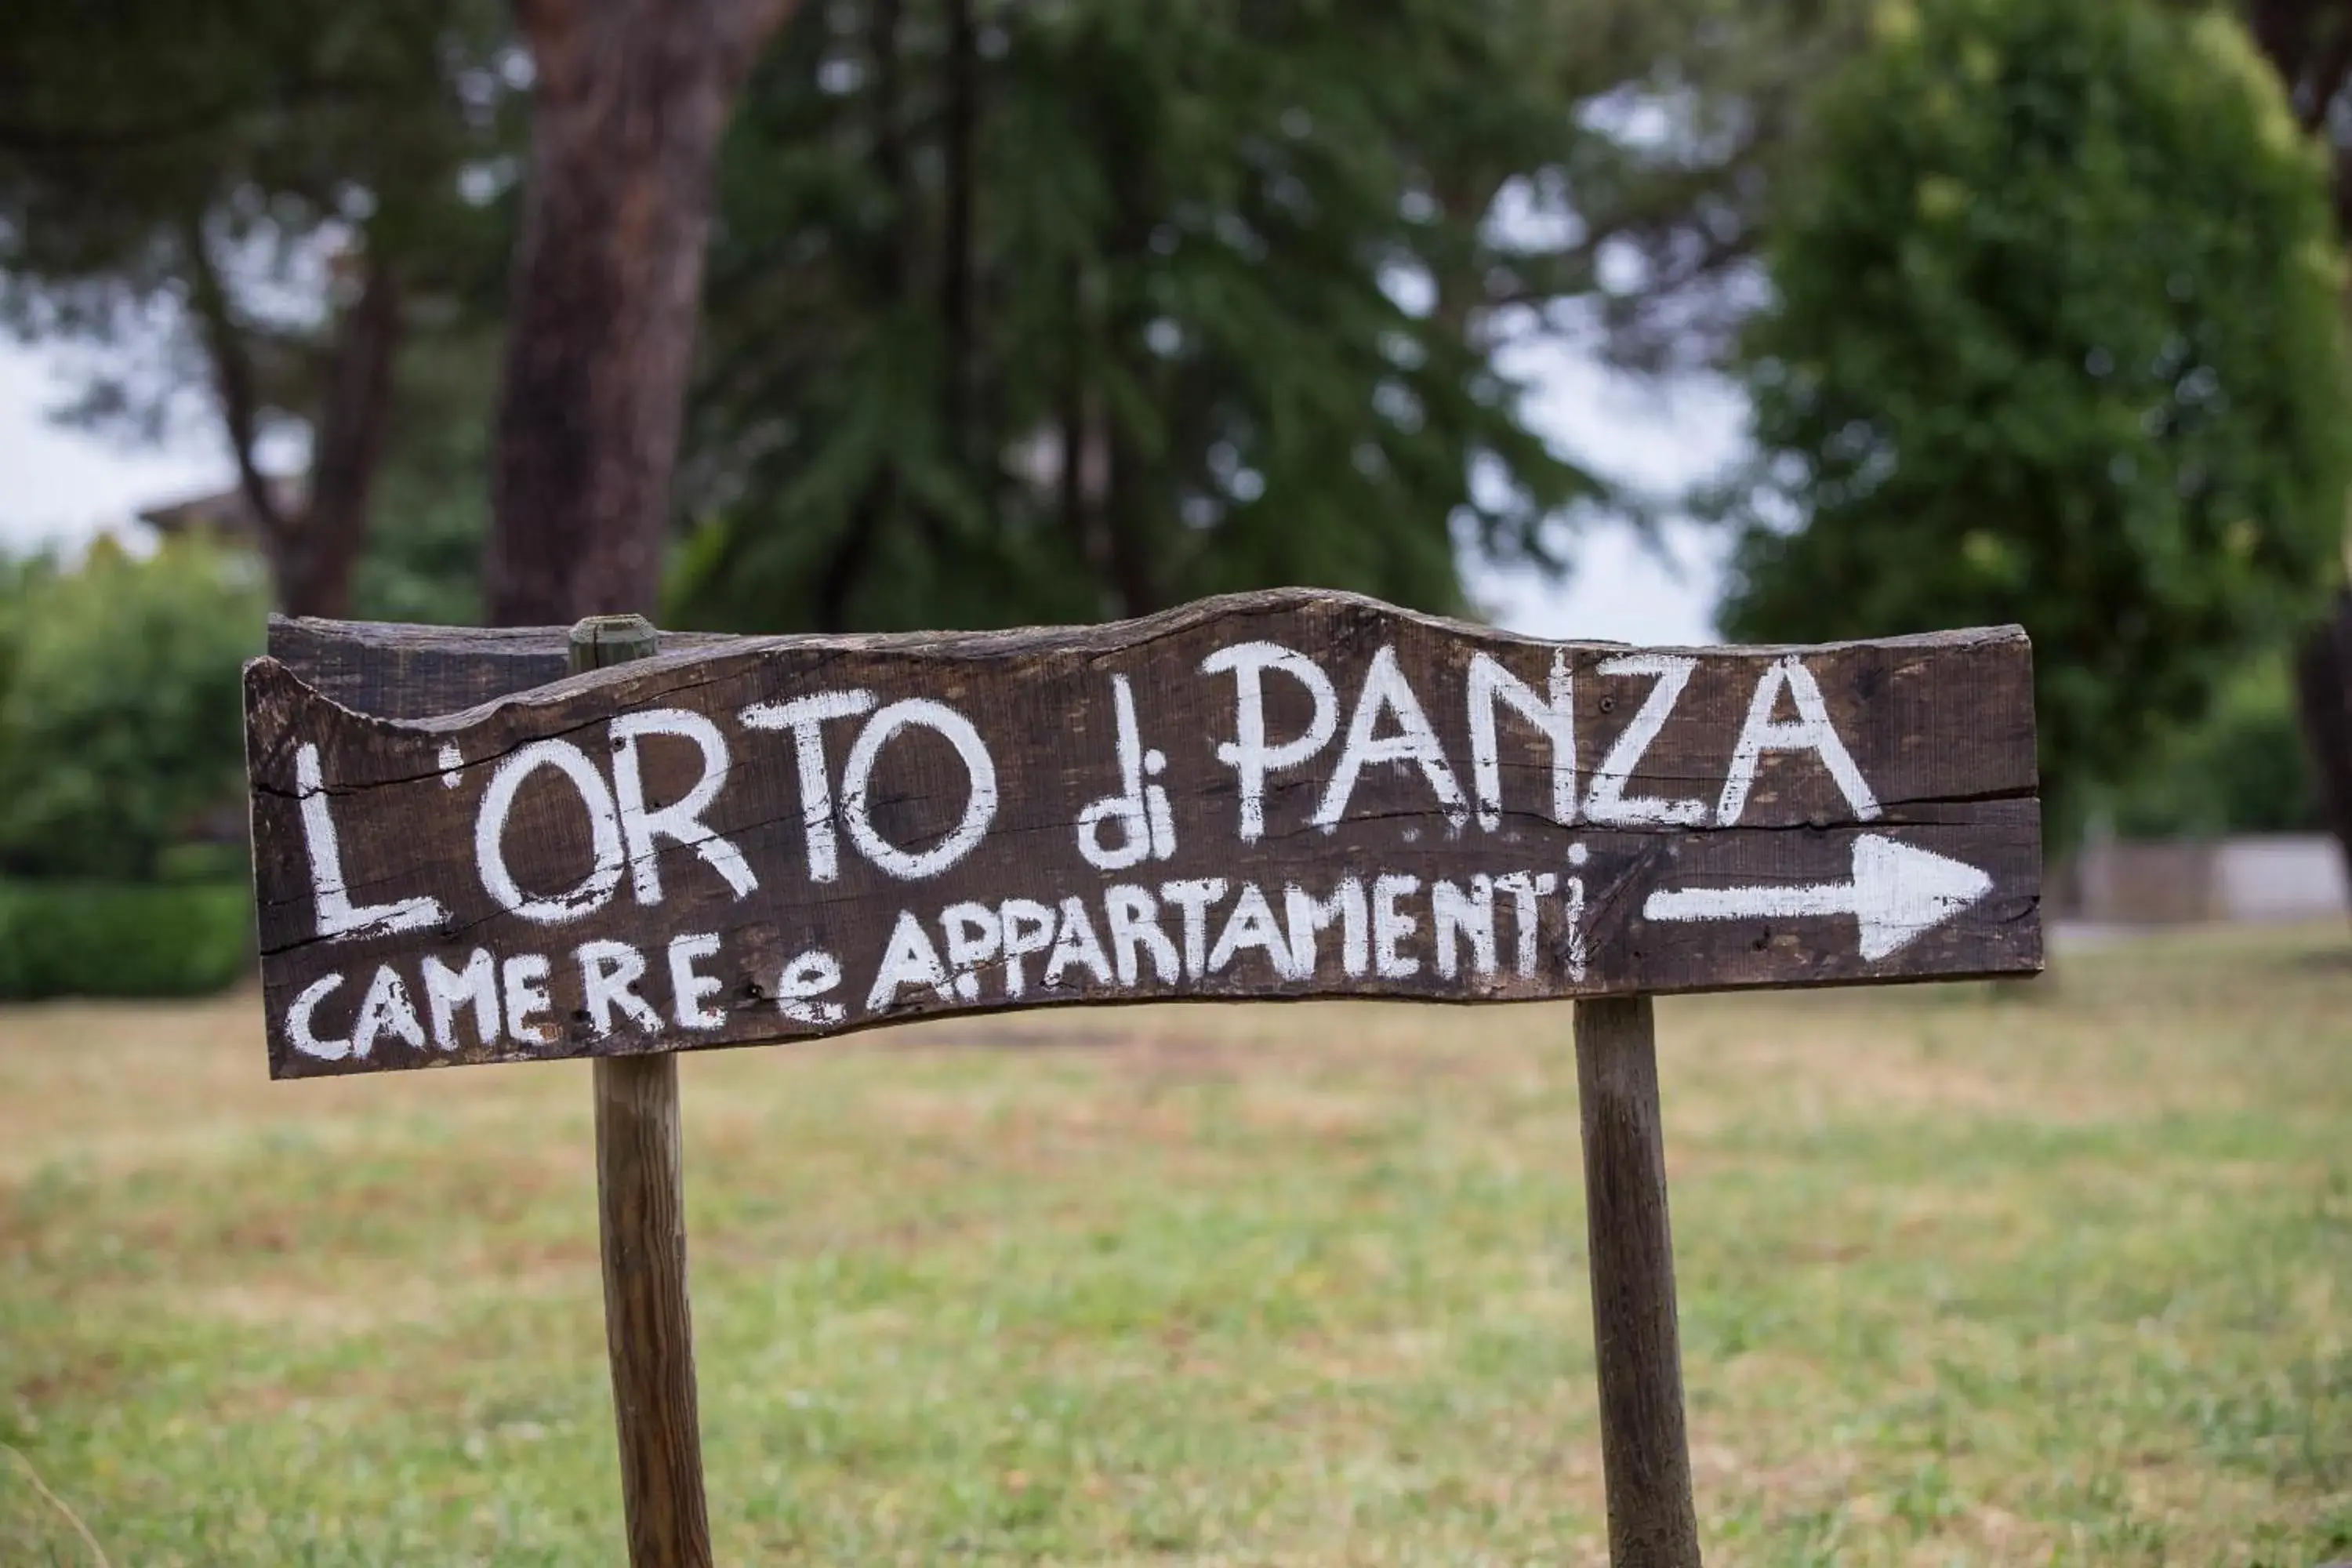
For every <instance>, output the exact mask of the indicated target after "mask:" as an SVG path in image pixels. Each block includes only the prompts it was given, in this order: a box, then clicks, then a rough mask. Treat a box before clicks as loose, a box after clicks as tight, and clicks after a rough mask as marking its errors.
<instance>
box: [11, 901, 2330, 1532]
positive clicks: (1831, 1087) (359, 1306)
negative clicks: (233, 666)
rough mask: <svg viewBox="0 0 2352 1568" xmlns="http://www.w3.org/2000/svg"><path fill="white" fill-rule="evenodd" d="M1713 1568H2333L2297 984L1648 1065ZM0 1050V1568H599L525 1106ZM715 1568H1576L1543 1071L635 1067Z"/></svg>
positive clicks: (2093, 974)
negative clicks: (2030, 1566)
mask: <svg viewBox="0 0 2352 1568" xmlns="http://www.w3.org/2000/svg"><path fill="white" fill-rule="evenodd" d="M1659 1025H1660V1037H1661V1040H1662V1052H1661V1055H1662V1060H1663V1068H1664V1094H1665V1113H1666V1124H1667V1129H1668V1151H1667V1154H1668V1163H1669V1166H1670V1168H1671V1170H1672V1173H1673V1177H1674V1182H1675V1186H1674V1203H1675V1210H1674V1217H1675V1237H1676V1241H1677V1243H1678V1258H1679V1268H1680V1272H1681V1286H1682V1303H1683V1339H1684V1350H1685V1362H1686V1365H1685V1377H1686V1380H1687V1383H1688V1385H1689V1391H1690V1400H1691V1421H1692V1439H1693V1447H1694V1466H1695V1468H1696V1474H1697V1482H1698V1504H1699V1516H1700V1522H1701V1529H1702V1534H1703V1536H1704V1539H1705V1540H1706V1542H1707V1545H1708V1548H1709V1552H1710V1560H1711V1561H1712V1562H1714V1563H1791V1564H1793V1563H1936V1564H1943V1563H2102V1564H2105V1563H2197V1564H2204V1563H2234V1564H2254V1563H2263V1564H2274V1565H2277V1568H2306V1565H2308V1564H2311V1563H2316V1562H2318V1561H2320V1560H2321V1559H2323V1558H2326V1557H2327V1556H2329V1555H2331V1554H2337V1553H2342V1554H2346V1555H2352V940H2347V937H2346V935H2345V933H2344V932H2343V931H2340V930H2336V929H2332V928H2331V929H2327V930H2312V931H2301V932H2295V933H2286V934H2273V935H2266V936H2252V937H2244V936H2212V935H2202V936H2198V937H2194V938H2189V937H2183V938H2172V939H2164V940H2157V941H2149V942H2142V943H2136V944H2133V945H2130V946H2128V947H2125V948H2118V949H2115V950H2109V951H2102V952H2089V953H2084V954H2081V955H2079V956H2071V957H2069V958H2067V959H2066V960H2064V961H2063V963H2062V964H2061V965H2060V967H2059V968H2057V969H2056V970H2054V971H2053V973H2052V974H2051V975H2050V976H2049V977H2047V978H2046V979H2045V980H2043V981H2042V982H2038V983H2035V984H2032V985H2030V986H2024V987H2013V988H2010V989H2008V990H2007V991H2004V992H2000V993H1995V992H1993V991H1990V990H1987V989H1985V988H1981V987H1946V988H1941V989H1937V990H1912V991H1881V992H1851V993H1840V994H1825V993H1815V994H1811V995H1804V996H1798V995H1780V996H1767V995H1758V996H1751V997H1747V998H1708V999H1694V1000H1680V1001H1672V1002H1667V1003H1664V1004H1662V1005H1661V1006H1660V1009H1659ZM263 1074H264V1068H263V1057H262V1047H261V1042H260V1037H259V1029H258V1022H257V1006H256V1003H255V1001H254V999H253V998H252V997H251V996H250V995H240V996H237V997H233V998H229V999H226V1000H224V1001H221V1002H217V1003H213V1004H206V1005H199V1006H182V1007H149V1006H90V1005H64V1006H56V1007H46V1008H32V1009H25V1010H19V1011H14V1012H8V1013H5V1014H0V1443H5V1444H6V1445H7V1447H8V1448H9V1449H11V1450H14V1453H13V1454H10V1453H0V1563H5V1564H9V1565H11V1568H14V1565H16V1564H25V1563H89V1562H94V1561H95V1558H94V1557H93V1556H91V1555H90V1553H89V1550H88V1548H87V1547H85V1546H83V1545H82V1544H81V1543H80V1541H79V1537H78V1536H77V1534H76V1533H75V1531H74V1530H73V1528H72V1526H71V1525H70V1524H69V1523H68V1522H67V1520H66V1517H65V1515H64V1513H63V1512H61V1511H60V1510H59V1509H58V1507H56V1506H53V1504H52V1503H51V1501H49V1500H47V1499H45V1498H44V1496H43V1495H42V1493H41V1491H40V1490H39V1489H37V1488H36V1486H35V1483H34V1481H33V1480H32V1479H31V1477H32V1475H34V1474H37V1476H38V1477H39V1478H40V1479H41V1480H42V1481H43V1482H45V1483H46V1486H47V1489H48V1490H49V1491H50V1492H52V1493H54V1494H55V1496H56V1498H57V1499H58V1500H62V1502H63V1503H64V1504H65V1505H67V1506H68V1507H70V1508H71V1509H72V1510H74V1511H75V1512H76V1513H78V1514H79V1516H80V1518H81V1519H82V1520H83V1521H86V1523H87V1524H88V1526H89V1530H90V1531H92V1532H93V1533H94V1534H95V1536H96V1537H97V1539H98V1541H99V1542H100V1543H101V1544H102V1545H103V1547H104V1549H105V1551H106V1552H107V1553H108V1555H109V1556H110V1559H111V1561H112V1562H113V1563H115V1564H117V1565H118V1568H128V1565H131V1564H142V1565H143V1564H155V1563H189V1564H199V1563H201V1564H211V1563H272V1564H274V1563H384V1564H433V1563H500V1564H506V1563H613V1562H617V1561H619V1558H620V1552H619V1541H620V1499H619V1493H618V1490H617V1479H616V1467H615V1463H614V1455H613V1437H612V1427H611V1420H610V1411H609V1393H608V1387H607V1384H606V1381H605V1370H604V1341H603V1327H602V1321H603V1320H602V1315H601V1296H600V1287H599V1282H598V1276H597V1266H596V1237H595V1218H594V1209H593V1195H592V1191H591V1187H592V1181H593V1177H592V1173H591V1166H590V1129H589V1113H590V1105H589V1095H588V1075H587V1069H586V1068H585V1067H584V1066H579V1065H574V1064H567V1065H562V1066H542V1067H528V1066H527V1067H513V1068H467V1069H463V1070H460V1071H456V1072H437V1073H436V1072H428V1073H412V1074H402V1075H393V1076H386V1077H379V1078H373V1079H343V1080H340V1081H327V1082H310V1083H299V1084H282V1085H272V1084H270V1083H268V1081H266V1079H265V1078H264V1076H263ZM683 1076H684V1080H685V1094H686V1126H687V1141H688V1207H689V1210H690V1213H691V1226H692V1230H691V1239H692V1247H693V1265H694V1290H695V1295H694V1301H695V1329H696V1335H697V1342H698V1352H699V1360H700V1364H701V1388H702V1410H703V1430H704V1442H705V1449H706V1458H707V1461H708V1467H709V1489H710V1501H711V1513H712V1523H713V1529H714V1531H715V1532H716V1534H717V1537H718V1541H719V1560H720V1561H721V1562H722V1563H751V1562H762V1561H793V1562H808V1563H919V1564H930V1563H954V1562H1058V1563H1144V1562H1152V1563H1170V1562H1183V1563H1318V1564H1320V1563H1367V1564H1369V1563H1559V1562H1569V1563H1599V1562H1601V1561H1602V1559H1603V1555H1604V1554H1603V1552H1602V1549H1601V1516H1600V1508H1601V1474H1600V1450H1599V1446H1598V1439H1597V1435H1596V1431H1595V1420H1596V1417H1595V1401H1594V1391H1593V1367H1592V1350H1591V1343H1592V1341H1591V1319H1590V1311H1589V1305H1588V1300H1587V1296H1586V1284H1585V1278H1584V1262H1583V1253H1584V1246H1583V1209H1582V1197H1581V1192H1580V1183H1579V1180H1578V1152H1577V1131H1576V1129H1577V1116H1576V1090H1575V1082H1576V1075H1575V1064H1574V1060H1573V1057H1572V1054H1571V1052H1570V1046H1569V1015H1568V1012H1567V1010H1566V1009H1565V1008H1561V1007H1551V1006H1541V1007H1501V1008H1490V1009H1484V1010H1460V1009H1450V1008H1421V1009H1409V1008H1404V1007H1395V1006H1371V1005H1349V1006H1325V1005H1315V1006H1273V1005H1262V1006H1256V1007H1208V1006H1195V1007H1190V1008H1161V1009H1152V1010H1124V1011H1100V1012H1085V1013H1081V1012H1064V1013H1059V1014H1030V1015H1025V1016H1020V1017H1017V1018H1011V1019H999V1020H981V1021H974V1022H964V1023H954V1022H950V1023H947V1024H942V1025H933V1026H924V1027H920V1028H917V1029H913V1030H908V1031H905V1032H901V1033H898V1034H896V1035H892V1036H877V1037H868V1038H866V1040H865V1041H863V1042H859V1043H852V1044H847V1045H844V1046H840V1047H826V1048H805V1047H803V1048H793V1049H773V1050H746V1051H734V1052H723V1053H715V1054H709V1055H703V1056H699V1057H688V1058H686V1062H685V1068H684V1073H683Z"/></svg>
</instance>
